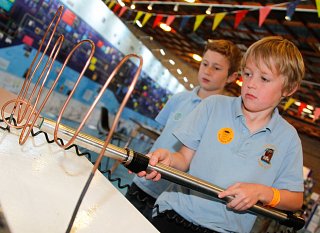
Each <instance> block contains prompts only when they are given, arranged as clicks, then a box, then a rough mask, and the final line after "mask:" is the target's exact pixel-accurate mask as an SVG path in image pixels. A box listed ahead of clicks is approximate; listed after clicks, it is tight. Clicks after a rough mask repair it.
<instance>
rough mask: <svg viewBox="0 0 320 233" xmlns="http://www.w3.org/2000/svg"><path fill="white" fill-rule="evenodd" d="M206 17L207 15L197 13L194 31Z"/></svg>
mask: <svg viewBox="0 0 320 233" xmlns="http://www.w3.org/2000/svg"><path fill="white" fill-rule="evenodd" d="M205 17H206V15H197V16H196V22H195V23H194V26H193V31H196V30H197V29H198V27H199V26H200V24H201V23H202V21H203V20H204V18H205Z"/></svg>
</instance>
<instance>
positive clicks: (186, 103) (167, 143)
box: [133, 87, 201, 198]
mask: <svg viewBox="0 0 320 233" xmlns="http://www.w3.org/2000/svg"><path fill="white" fill-rule="evenodd" d="M198 91H199V87H196V88H194V89H193V90H192V91H184V92H180V93H178V94H175V95H173V96H172V97H171V98H170V99H169V100H168V102H167V103H166V105H165V106H164V108H163V109H162V110H161V111H160V112H159V114H158V115H157V117H156V121H157V122H159V123H160V124H162V125H165V127H164V129H163V131H162V133H161V135H160V136H159V137H158V138H157V140H156V141H155V143H154V144H153V146H152V148H151V150H150V151H154V150H156V149H158V148H166V149H168V150H170V151H171V152H175V151H177V150H179V149H180V147H181V145H182V144H181V143H180V141H179V140H178V139H177V138H176V137H175V136H173V134H172V131H173V130H174V129H175V128H176V127H177V126H178V125H179V123H180V122H181V120H182V119H184V118H185V116H187V115H188V114H189V113H190V112H191V111H192V110H194V109H195V108H196V106H197V105H198V104H199V103H200V102H201V98H200V97H199V96H198V95H197V93H198ZM133 182H134V183H135V184H136V185H137V186H138V187H139V188H141V189H142V190H143V191H144V192H146V193H147V194H149V195H150V196H152V197H154V198H157V197H158V196H159V195H160V194H161V193H162V192H163V191H164V190H165V189H166V188H167V187H168V185H169V184H170V182H168V181H166V180H160V181H158V182H153V181H150V180H146V179H145V178H139V177H138V176H135V177H134V179H133Z"/></svg>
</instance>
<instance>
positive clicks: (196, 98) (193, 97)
mask: <svg viewBox="0 0 320 233" xmlns="http://www.w3.org/2000/svg"><path fill="white" fill-rule="evenodd" d="M199 90H200V86H196V87H195V88H193V90H192V94H191V101H192V102H197V101H201V98H200V97H199V96H198V91H199Z"/></svg>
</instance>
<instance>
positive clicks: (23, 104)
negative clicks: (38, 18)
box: [1, 6, 63, 143]
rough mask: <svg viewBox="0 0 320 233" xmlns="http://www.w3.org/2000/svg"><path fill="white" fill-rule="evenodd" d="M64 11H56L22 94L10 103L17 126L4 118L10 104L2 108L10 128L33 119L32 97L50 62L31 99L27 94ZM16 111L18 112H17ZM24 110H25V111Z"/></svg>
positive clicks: (2, 113) (2, 114)
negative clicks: (27, 119) (12, 104)
mask: <svg viewBox="0 0 320 233" xmlns="http://www.w3.org/2000/svg"><path fill="white" fill-rule="evenodd" d="M62 11H63V6H60V7H59V8H58V10H57V11H56V13H55V15H54V17H53V19H52V21H51V22H50V24H49V26H48V28H47V30H46V31H45V33H44V36H43V37H42V40H41V42H40V46H39V48H38V50H37V53H36V55H35V57H34V59H33V60H32V62H31V65H30V66H29V68H28V71H27V74H26V78H25V80H24V82H23V85H22V88H21V90H20V92H19V95H18V97H17V98H16V99H15V100H12V101H9V102H10V103H14V106H13V108H12V111H11V116H13V115H16V125H15V124H12V123H11V120H9V121H7V120H6V119H5V116H4V114H5V108H6V107H7V106H8V105H9V104H10V103H9V102H7V103H6V104H5V105H3V107H2V108H1V116H2V119H3V120H4V121H5V123H6V124H7V125H9V126H10V127H13V128H22V127H24V125H25V124H27V123H25V122H24V120H25V119H26V118H29V119H31V117H30V115H31V112H29V111H30V110H29V109H30V108H31V107H32V104H31V99H32V97H33V96H34V94H35V92H36V90H37V88H38V85H39V82H40V80H41V78H42V76H43V74H44V70H45V68H46V67H47V65H48V62H47V63H46V66H45V68H44V70H43V72H42V73H41V75H40V77H39V78H38V80H37V82H36V84H35V85H34V88H33V90H32V91H31V94H30V96H29V98H28V99H26V96H27V94H28V90H29V87H30V84H31V81H32V79H33V77H34V75H35V73H36V72H37V70H38V68H39V66H40V64H41V62H42V60H43V58H44V56H45V54H46V52H47V50H48V48H49V47H50V44H51V41H52V38H53V36H54V34H55V32H56V29H57V26H58V24H59V22H60V20H61V16H62ZM53 24H55V25H54V27H53ZM52 27H53V29H52V32H51V34H50V37H49V39H48V42H47V45H46V47H45V49H44V51H43V53H42V55H41V57H40V59H39V61H38V63H37V64H36V66H35V69H33V66H34V64H35V63H36V61H37V58H38V56H39V54H40V52H41V49H42V47H43V45H44V43H45V40H46V38H47V37H48V34H49V32H50V30H51V28H52ZM60 40H61V39H58V41H60ZM56 46H57V43H56V44H55V47H56ZM60 47H61V46H60ZM52 62H53V61H52ZM31 72H32V73H31ZM48 72H50V70H48ZM38 97H39V94H38V96H37V99H38ZM32 108H33V109H34V107H32ZM16 110H17V112H16ZM23 110H24V111H23ZM9 112H10V111H9ZM28 112H29V115H28V116H27V117H26V114H27V113H28ZM32 112H34V110H33V111H32ZM19 143H20V140H19Z"/></svg>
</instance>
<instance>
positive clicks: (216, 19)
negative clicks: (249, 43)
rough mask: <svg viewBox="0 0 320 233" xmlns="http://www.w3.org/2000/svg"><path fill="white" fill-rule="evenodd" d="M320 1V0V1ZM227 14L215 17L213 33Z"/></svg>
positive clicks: (219, 14)
mask: <svg viewBox="0 0 320 233" xmlns="http://www.w3.org/2000/svg"><path fill="white" fill-rule="evenodd" d="M319 1H320V0H319ZM226 14H227V12H221V13H217V14H215V15H214V20H213V24H212V31H214V30H215V29H216V28H217V27H218V25H219V24H220V23H221V21H222V20H223V18H224V17H225V16H226Z"/></svg>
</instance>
